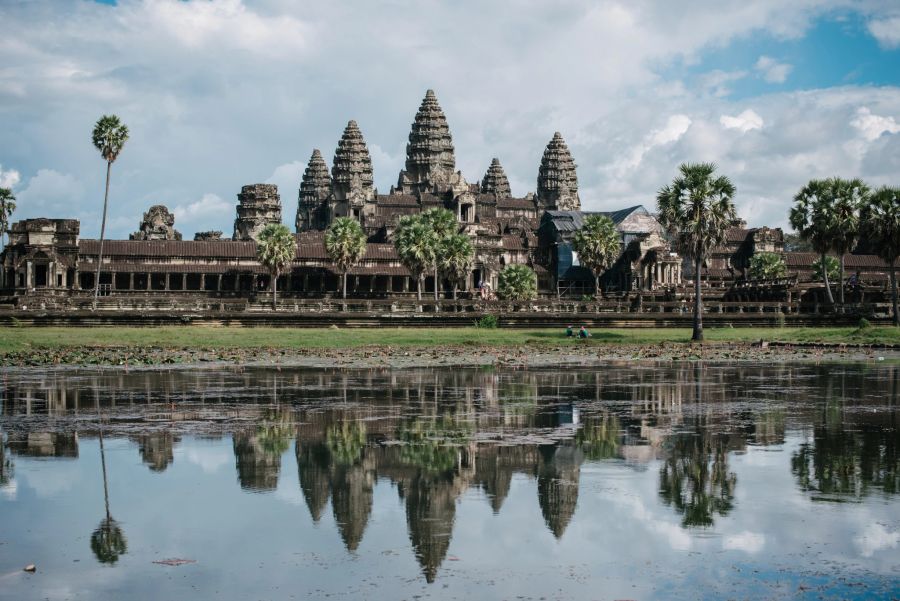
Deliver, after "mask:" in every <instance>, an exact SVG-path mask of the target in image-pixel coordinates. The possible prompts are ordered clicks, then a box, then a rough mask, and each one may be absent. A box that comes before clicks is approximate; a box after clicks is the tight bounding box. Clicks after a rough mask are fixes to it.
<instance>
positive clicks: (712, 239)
mask: <svg viewBox="0 0 900 601" xmlns="http://www.w3.org/2000/svg"><path fill="white" fill-rule="evenodd" d="M678 170H679V171H680V172H681V175H680V176H678V177H676V178H675V179H674V180H672V183H671V184H669V185H668V186H664V187H663V188H662V189H661V190H660V191H659V193H658V194H657V195H656V202H657V206H658V210H659V221H660V223H661V224H662V225H663V227H665V228H666V229H668V230H669V232H670V234H672V236H673V237H674V239H675V243H676V246H677V248H678V250H679V251H680V252H682V253H683V254H684V255H686V256H687V257H689V258H690V259H692V260H693V261H694V334H693V336H692V338H691V339H692V340H697V341H702V340H703V299H702V296H701V295H702V292H701V287H700V280H701V277H700V276H701V268H702V267H703V261H704V260H705V259H706V257H707V255H708V254H709V252H710V251H711V250H712V249H713V248H715V247H717V246H720V245H722V244H723V243H724V242H725V234H726V232H727V231H728V228H729V227H731V226H732V224H734V222H735V220H736V219H737V214H736V212H735V208H734V201H733V198H734V193H735V189H734V184H732V183H731V180H730V179H728V178H727V177H725V176H723V175H720V176H716V175H715V171H716V166H715V165H714V164H712V163H683V164H682V165H681V166H680V167H679V168H678Z"/></svg>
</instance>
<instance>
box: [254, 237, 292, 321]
mask: <svg viewBox="0 0 900 601" xmlns="http://www.w3.org/2000/svg"><path fill="white" fill-rule="evenodd" d="M296 254H297V241H296V240H295V239H294V236H293V234H291V231H290V230H289V229H288V228H287V226H286V225H284V224H283V223H270V224H269V225H267V226H266V227H264V228H263V230H262V231H261V232H260V233H259V240H257V241H256V258H257V259H258V260H259V262H260V263H262V265H263V267H265V268H266V269H268V270H269V276H270V277H271V280H272V310H273V311H277V310H278V276H280V275H281V274H282V273H283V272H284V270H285V268H286V267H287V266H288V265H290V263H291V261H293V260H294V257H295V256H296Z"/></svg>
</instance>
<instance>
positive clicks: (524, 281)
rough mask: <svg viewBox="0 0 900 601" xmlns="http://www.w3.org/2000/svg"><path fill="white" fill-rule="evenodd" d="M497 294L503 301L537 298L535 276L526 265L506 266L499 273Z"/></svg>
mask: <svg viewBox="0 0 900 601" xmlns="http://www.w3.org/2000/svg"><path fill="white" fill-rule="evenodd" d="M497 294H499V295H500V298H502V299H503V300H514V301H523V300H531V299H533V298H534V297H535V296H537V276H536V275H535V273H534V271H533V270H532V269H531V268H530V267H528V266H527V265H507V266H506V267H504V268H503V271H501V272H500V278H499V285H498V286H497Z"/></svg>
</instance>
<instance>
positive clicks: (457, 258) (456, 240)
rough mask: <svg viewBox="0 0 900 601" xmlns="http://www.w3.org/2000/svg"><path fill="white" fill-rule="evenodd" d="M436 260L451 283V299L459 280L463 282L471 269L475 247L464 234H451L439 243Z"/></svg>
mask: <svg viewBox="0 0 900 601" xmlns="http://www.w3.org/2000/svg"><path fill="white" fill-rule="evenodd" d="M439 255H440V256H439V258H438V261H439V263H440V270H441V271H442V272H443V273H444V274H446V275H447V278H448V279H449V280H450V282H451V283H452V284H453V300H456V291H457V289H458V288H459V284H460V282H464V281H465V280H466V278H467V277H469V272H470V271H472V264H473V262H474V259H475V249H474V247H473V246H472V242H470V241H469V237H468V236H466V235H465V234H453V235H451V236H448V237H447V238H445V239H444V240H443V242H442V243H441V245H440V250H439Z"/></svg>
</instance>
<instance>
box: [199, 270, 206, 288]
mask: <svg viewBox="0 0 900 601" xmlns="http://www.w3.org/2000/svg"><path fill="white" fill-rule="evenodd" d="M204 290H206V274H205V273H201V274H200V291H201V292H202V291H204Z"/></svg>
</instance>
